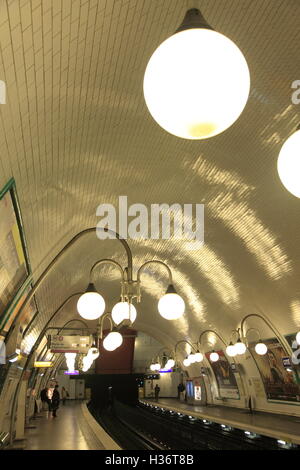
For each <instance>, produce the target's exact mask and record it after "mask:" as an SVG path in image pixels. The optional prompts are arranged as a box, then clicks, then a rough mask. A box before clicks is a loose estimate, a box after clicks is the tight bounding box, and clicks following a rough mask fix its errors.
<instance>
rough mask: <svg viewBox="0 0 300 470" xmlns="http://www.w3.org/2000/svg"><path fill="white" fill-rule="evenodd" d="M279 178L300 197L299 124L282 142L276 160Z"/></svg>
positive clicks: (291, 191)
mask: <svg viewBox="0 0 300 470" xmlns="http://www.w3.org/2000/svg"><path fill="white" fill-rule="evenodd" d="M277 170H278V174H279V178H280V180H281V182H282V184H283V186H285V188H286V189H287V190H288V191H289V192H290V193H292V194H293V195H294V196H296V197H300V183H299V174H300V125H299V126H298V127H297V130H296V132H294V133H293V134H292V135H291V136H290V137H289V138H288V139H287V140H286V141H285V142H284V144H283V146H282V148H281V150H280V153H279V157H278V162H277Z"/></svg>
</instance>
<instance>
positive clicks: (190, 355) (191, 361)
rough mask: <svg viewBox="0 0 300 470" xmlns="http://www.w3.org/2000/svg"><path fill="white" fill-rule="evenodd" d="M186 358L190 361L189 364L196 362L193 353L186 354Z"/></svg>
mask: <svg viewBox="0 0 300 470" xmlns="http://www.w3.org/2000/svg"><path fill="white" fill-rule="evenodd" d="M188 360H189V361H190V363H191V364H194V362H196V357H195V354H193V353H190V354H189V355H188Z"/></svg>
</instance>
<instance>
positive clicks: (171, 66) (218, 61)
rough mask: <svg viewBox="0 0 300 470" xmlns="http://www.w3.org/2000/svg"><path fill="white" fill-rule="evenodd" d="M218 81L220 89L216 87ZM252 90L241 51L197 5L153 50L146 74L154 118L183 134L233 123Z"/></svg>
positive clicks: (196, 135)
mask: <svg viewBox="0 0 300 470" xmlns="http://www.w3.org/2000/svg"><path fill="white" fill-rule="evenodd" d="M220 84H221V88H222V93H218V91H217V90H218V89H219V87H220ZM249 91H250V74H249V69H248V65H247V62H246V60H245V58H244V56H243V54H242V52H241V51H240V49H239V48H238V47H237V46H236V45H235V44H234V43H233V42H232V41H231V40H230V39H229V38H227V37H226V36H224V35H223V34H220V33H218V32H216V31H214V30H213V28H212V27H211V26H209V25H208V23H207V22H206V20H205V19H204V18H203V16H202V14H201V12H200V11H199V10H197V9H195V8H193V9H191V10H188V11H187V13H186V15H185V18H184V20H183V23H182V24H181V26H180V27H179V28H178V30H177V31H176V32H175V34H174V35H173V36H171V37H169V38H168V39H166V40H165V41H164V42H163V43H162V44H161V45H160V46H159V47H158V48H157V49H156V50H155V52H154V53H153V55H152V56H151V58H150V60H149V62H148V65H147V68H146V71H145V76H144V97H145V101H146V105H147V107H148V110H149V112H150V114H151V115H152V117H153V119H154V120H155V121H156V122H157V123H158V124H159V125H160V126H161V127H162V128H163V129H165V130H166V131H167V132H170V133H171V134H173V135H175V136H177V137H182V138H184V139H205V138H208V137H212V136H215V135H217V134H219V133H220V132H223V131H224V130H225V129H227V128H228V127H230V126H231V125H232V124H233V123H234V122H235V121H236V120H237V119H238V117H239V116H240V114H241V112H242V111H243V109H244V107H245V105H246V103H247V100H248V96H249Z"/></svg>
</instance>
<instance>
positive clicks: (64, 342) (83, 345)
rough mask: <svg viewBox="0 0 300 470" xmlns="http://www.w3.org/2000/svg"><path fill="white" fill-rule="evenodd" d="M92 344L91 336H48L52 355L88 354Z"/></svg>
mask: <svg viewBox="0 0 300 470" xmlns="http://www.w3.org/2000/svg"><path fill="white" fill-rule="evenodd" d="M91 343H92V338H91V336H79V335H77V336H76V335H73V336H63V335H49V336H48V349H50V351H51V352H52V353H87V352H88V350H89V348H90V346H91Z"/></svg>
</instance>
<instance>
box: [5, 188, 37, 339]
mask: <svg viewBox="0 0 300 470" xmlns="http://www.w3.org/2000/svg"><path fill="white" fill-rule="evenodd" d="M29 276H30V266H29V262H28V256H27V251H26V244H25V239H24V234H23V226H22V221H21V215H20V210H19V205H18V200H17V194H16V187H15V182H14V179H11V180H10V181H9V182H8V183H7V185H6V186H5V187H4V188H3V190H2V191H0V331H1V330H2V329H3V326H4V324H5V323H6V321H7V320H8V317H9V315H10V313H11V312H12V311H13V312H14V311H15V309H13V310H12V309H11V307H12V306H13V303H14V300H15V298H16V296H17V294H18V292H19V291H20V289H21V288H22V287H23V286H24V285H25V283H26V281H28V280H29Z"/></svg>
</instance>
